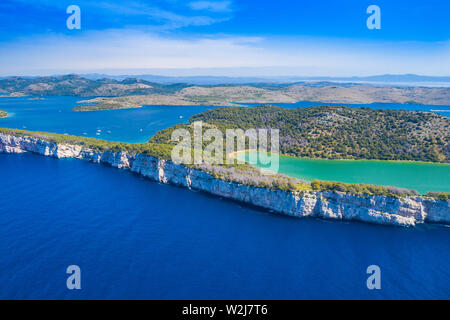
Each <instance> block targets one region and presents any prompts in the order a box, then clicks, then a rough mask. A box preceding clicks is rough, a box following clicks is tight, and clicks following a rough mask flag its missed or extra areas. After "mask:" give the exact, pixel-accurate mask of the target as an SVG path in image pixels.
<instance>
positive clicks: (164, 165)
mask: <svg viewBox="0 0 450 320" xmlns="http://www.w3.org/2000/svg"><path fill="white" fill-rule="evenodd" d="M0 152H4V153H23V152H33V153H37V154H40V155H45V156H50V157H56V158H77V159H85V160H88V161H91V162H94V163H104V164H108V165H110V166H112V167H116V168H120V169H128V170H131V171H133V172H136V173H138V174H141V175H142V176H144V177H147V178H149V179H151V180H153V181H159V182H161V183H168V184H173V185H177V186H183V187H187V188H192V189H195V190H200V191H204V192H208V193H210V194H213V195H217V196H221V197H224V198H228V199H233V200H237V201H241V202H244V203H248V204H251V205H255V206H257V207H260V208H263V209H266V210H270V211H272V212H275V213H279V214H283V215H288V216H293V217H319V218H325V219H334V220H358V221H364V222H369V223H377V224H388V225H395V226H414V225H416V224H418V223H426V222H430V223H443V224H450V201H439V200H433V199H426V198H422V197H405V198H394V197H385V196H368V197H362V196H354V195H349V194H343V193H332V192H302V193H290V192H285V191H280V190H269V189H265V188H257V187H252V186H247V185H241V184H237V183H234V182H228V181H224V180H220V179H216V178H214V177H213V176H211V175H210V174H208V173H206V172H204V171H201V170H197V169H191V168H187V167H185V166H183V165H179V164H175V163H173V162H171V161H167V160H161V159H158V158H155V157H151V156H147V155H144V154H129V153H127V152H109V151H107V152H95V151H93V150H89V149H84V148H82V147H81V146H78V145H64V144H56V143H53V142H48V141H45V140H42V139H38V138H34V137H16V136H13V135H8V134H2V133H0Z"/></svg>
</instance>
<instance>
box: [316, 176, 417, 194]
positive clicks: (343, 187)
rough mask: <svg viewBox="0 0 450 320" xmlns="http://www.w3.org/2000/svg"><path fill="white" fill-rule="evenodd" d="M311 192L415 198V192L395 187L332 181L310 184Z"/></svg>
mask: <svg viewBox="0 0 450 320" xmlns="http://www.w3.org/2000/svg"><path fill="white" fill-rule="evenodd" d="M311 187H312V190H314V191H322V192H344V193H349V194H354V195H369V196H373V195H377V196H388V197H399V196H400V197H402V196H417V195H418V193H417V191H414V190H409V189H404V188H397V187H385V186H375V185H370V184H361V183H358V184H353V183H343V182H334V181H318V180H314V181H313V182H311Z"/></svg>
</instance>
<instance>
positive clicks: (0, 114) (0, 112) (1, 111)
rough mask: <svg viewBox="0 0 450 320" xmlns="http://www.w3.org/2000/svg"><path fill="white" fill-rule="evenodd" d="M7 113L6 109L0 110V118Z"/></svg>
mask: <svg viewBox="0 0 450 320" xmlns="http://www.w3.org/2000/svg"><path fill="white" fill-rule="evenodd" d="M7 116H8V113H7V112H6V111H3V110H0V118H6V117H7Z"/></svg>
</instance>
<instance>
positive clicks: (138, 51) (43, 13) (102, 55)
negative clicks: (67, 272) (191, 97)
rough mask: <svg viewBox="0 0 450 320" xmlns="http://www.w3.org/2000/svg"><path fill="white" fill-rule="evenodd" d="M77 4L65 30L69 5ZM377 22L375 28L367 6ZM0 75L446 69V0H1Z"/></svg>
mask: <svg viewBox="0 0 450 320" xmlns="http://www.w3.org/2000/svg"><path fill="white" fill-rule="evenodd" d="M73 4H75V5H78V6H79V7H80V8H81V30H68V29H67V27H66V19H67V17H68V16H69V15H68V14H67V13H66V8H67V7H68V6H69V5H73ZM372 4H375V5H378V6H379V7H380V9H381V29H380V30H369V29H368V28H367V27H366V20H367V18H368V17H369V15H368V14H367V13H366V9H367V7H368V6H369V5H372ZM0 64H1V65H2V68H1V70H0V74H1V75H13V74H17V75H35V74H55V73H66V72H79V73H83V72H106V73H111V74H121V73H124V72H125V73H126V72H128V73H129V72H132V73H136V74H139V73H159V74H174V75H176V74H179V75H182V74H211V75H233V76H237V75H243V76H248V75H272V76H276V75H299V76H301V75H304V76H314V75H323V76H327V75H328V76H351V75H372V74H384V73H393V74H395V73H397V74H398V73H418V74H426V75H450V2H449V1H447V0H440V1H437V0H427V1H418V0H409V1H406V0H390V1H379V0H377V1H375V0H369V1H365V0H341V1H330V0H315V1H310V0H296V1H292V0H291V1H287V0H277V1H273V0H272V1H267V0H259V1H254V0H245V1H244V0H211V1H203V0H187V1H181V0H152V1H146V0H132V1H128V0H125V1H124V0H121V1H118V0H110V1H102V0H100V1H86V0H70V1H65V0H2V1H1V2H0Z"/></svg>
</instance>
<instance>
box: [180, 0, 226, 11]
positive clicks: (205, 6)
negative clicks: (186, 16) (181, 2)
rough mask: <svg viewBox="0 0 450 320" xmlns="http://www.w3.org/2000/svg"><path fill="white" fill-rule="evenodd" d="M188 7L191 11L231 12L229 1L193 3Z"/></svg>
mask: <svg viewBox="0 0 450 320" xmlns="http://www.w3.org/2000/svg"><path fill="white" fill-rule="evenodd" d="M188 6H189V7H190V8H191V9H192V10H207V11H211V12H230V11H231V1H193V2H190V3H189V4H188Z"/></svg>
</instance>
